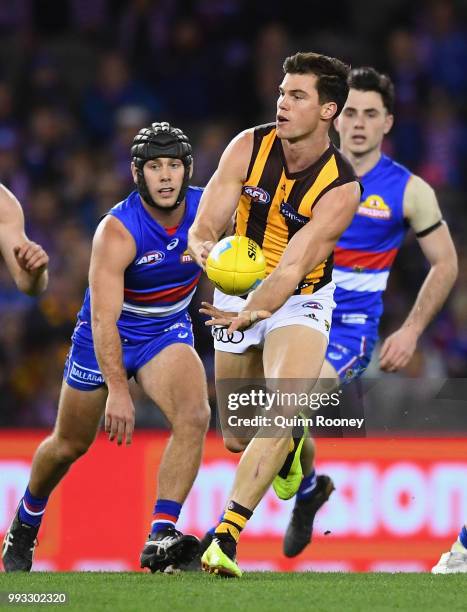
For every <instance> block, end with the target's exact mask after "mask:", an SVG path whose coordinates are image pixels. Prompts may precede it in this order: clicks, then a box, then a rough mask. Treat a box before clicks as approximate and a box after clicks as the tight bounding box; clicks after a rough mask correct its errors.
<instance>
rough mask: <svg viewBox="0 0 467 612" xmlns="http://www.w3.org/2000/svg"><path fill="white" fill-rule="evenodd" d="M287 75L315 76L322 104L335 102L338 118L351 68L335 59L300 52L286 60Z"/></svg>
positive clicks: (345, 97)
mask: <svg viewBox="0 0 467 612" xmlns="http://www.w3.org/2000/svg"><path fill="white" fill-rule="evenodd" d="M283 68H284V73H285V74H314V75H315V76H316V77H317V79H318V80H317V82H316V89H317V91H318V99H319V102H320V104H324V103H325V102H335V103H336V105H337V111H336V114H335V115H334V118H335V117H337V116H338V115H339V114H340V112H341V110H342V109H343V107H344V104H345V101H346V100H347V96H348V95H349V86H348V84H347V77H348V76H349V72H350V67H349V66H347V64H344V62H341V61H340V60H338V59H337V58H335V57H328V56H327V55H321V54H319V53H312V52H311V51H310V52H308V53H303V52H299V53H296V54H295V55H291V56H289V57H286V58H285V61H284V66H283Z"/></svg>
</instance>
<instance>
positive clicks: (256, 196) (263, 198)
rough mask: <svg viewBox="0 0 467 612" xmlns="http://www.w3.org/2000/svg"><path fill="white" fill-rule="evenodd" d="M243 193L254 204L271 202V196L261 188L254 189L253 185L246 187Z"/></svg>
mask: <svg viewBox="0 0 467 612" xmlns="http://www.w3.org/2000/svg"><path fill="white" fill-rule="evenodd" d="M242 191H243V193H244V194H245V195H247V196H250V198H251V199H252V200H253V202H261V203H262V204H267V203H268V202H269V201H270V200H271V196H270V195H269V193H268V192H267V191H265V190H264V189H261V187H253V186H251V185H245V186H244V187H243V189H242Z"/></svg>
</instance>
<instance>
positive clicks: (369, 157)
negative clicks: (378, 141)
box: [342, 147, 381, 176]
mask: <svg viewBox="0 0 467 612" xmlns="http://www.w3.org/2000/svg"><path fill="white" fill-rule="evenodd" d="M342 153H343V154H344V155H345V157H347V159H348V160H349V162H350V163H351V164H352V167H353V169H354V170H355V174H356V175H357V176H363V175H364V174H367V173H368V172H370V170H372V169H373V168H374V167H375V166H376V164H377V163H378V162H379V160H380V158H381V149H380V148H379V147H378V148H376V149H373V150H372V151H368V153H364V154H363V155H356V154H355V153H352V152H351V151H349V150H346V149H345V148H343V149H342Z"/></svg>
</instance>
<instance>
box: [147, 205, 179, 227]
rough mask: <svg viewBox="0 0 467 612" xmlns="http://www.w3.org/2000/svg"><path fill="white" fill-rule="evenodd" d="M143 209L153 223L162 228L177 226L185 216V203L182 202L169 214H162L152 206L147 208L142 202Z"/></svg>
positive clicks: (162, 212)
mask: <svg viewBox="0 0 467 612" xmlns="http://www.w3.org/2000/svg"><path fill="white" fill-rule="evenodd" d="M143 206H144V208H145V209H146V210H147V211H148V213H149V214H150V215H151V217H152V218H153V219H154V221H157V223H159V225H162V227H175V226H176V225H179V224H180V222H181V220H182V219H183V216H184V215H185V206H186V204H185V201H183V202H182V203H181V204H180V206H179V207H178V208H176V209H175V210H172V211H170V212H164V211H162V210H159V209H158V208H154V206H149V205H148V204H146V202H144V201H143Z"/></svg>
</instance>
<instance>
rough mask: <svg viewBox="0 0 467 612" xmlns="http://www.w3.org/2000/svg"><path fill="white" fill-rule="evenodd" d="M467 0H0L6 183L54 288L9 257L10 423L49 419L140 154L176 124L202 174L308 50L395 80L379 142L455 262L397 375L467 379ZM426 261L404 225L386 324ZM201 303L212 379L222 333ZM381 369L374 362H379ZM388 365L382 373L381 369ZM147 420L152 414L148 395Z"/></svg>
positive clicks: (200, 332) (5, 420)
mask: <svg viewBox="0 0 467 612" xmlns="http://www.w3.org/2000/svg"><path fill="white" fill-rule="evenodd" d="M466 18H467V3H466V2H465V1H461V2H456V1H453V0H439V1H433V2H430V1H428V0H420V1H419V2H417V1H409V0H379V1H378V2H373V3H368V2H367V0H352V1H350V0H346V1H344V0H342V1H340V2H338V3H329V4H326V3H324V4H323V3H322V2H317V1H315V0H296V1H295V2H293V3H288V2H283V1H280V0H267V1H258V2H248V1H247V0H197V1H196V0H194V1H192V2H190V1H187V0H183V1H181V0H153V1H151V0H127V1H124V0H119V1H118V0H117V1H113V0H62V1H61V2H55V1H54V0H0V182H2V183H3V184H5V185H6V186H7V187H8V188H10V189H11V190H12V191H13V192H14V193H15V194H16V196H17V197H18V198H19V200H20V201H21V203H22V205H23V207H24V210H25V215H26V219H27V231H28V234H29V236H30V237H31V238H32V239H33V240H35V241H37V242H39V243H41V244H42V245H43V246H44V247H45V248H46V249H47V251H48V253H49V254H50V258H51V264H50V286H49V289H48V291H47V292H46V293H45V294H44V295H43V296H42V297H41V298H40V299H38V300H33V299H30V298H27V297H25V296H23V295H22V294H20V293H19V292H18V291H17V290H16V289H15V287H14V285H13V283H12V281H11V280H10V278H9V277H8V274H7V272H6V270H5V266H4V265H3V264H1V263H0V426H3V427H7V426H24V427H31V426H45V427H48V426H50V425H51V424H52V423H53V422H54V419H55V414H56V406H57V399H58V395H59V390H60V384H61V375H62V371H63V364H64V360H65V356H66V353H67V351H68V346H69V338H70V336H71V333H72V330H73V327H74V322H75V317H76V313H77V311H78V310H79V307H80V304H81V300H82V295H83V291H84V289H85V287H86V285H87V268H88V262H89V254H90V244H91V237H92V234H93V231H94V229H95V227H96V224H97V222H98V220H99V218H100V216H101V215H102V214H103V213H105V212H106V211H107V210H108V209H109V208H110V207H112V206H113V205H114V204H115V203H116V202H118V201H119V200H120V199H122V198H123V197H125V196H126V194H127V193H128V192H129V191H130V190H131V189H132V188H133V185H132V181H131V175H130V170H129V148H130V144H131V141H132V138H133V136H134V135H135V133H136V132H137V131H138V130H139V129H140V128H141V127H142V126H143V125H145V124H148V123H149V122H152V121H155V120H167V121H170V122H172V123H173V124H175V125H177V126H179V127H181V128H183V130H184V131H186V132H187V133H188V134H189V136H190V138H191V140H192V143H193V146H194V152H195V173H194V178H193V184H196V185H201V186H202V185H205V184H206V182H207V181H208V179H209V177H210V176H211V174H212V172H213V170H214V169H215V167H216V165H217V161H218V159H219V156H220V153H221V152H222V151H223V149H224V147H225V145H226V144H227V142H228V141H229V139H230V138H231V137H232V136H233V135H234V134H235V133H237V132H238V131H240V130H241V129H244V128H246V127H250V126H253V125H255V124H258V123H263V122H268V121H271V120H273V118H274V112H275V101H276V97H277V86H278V84H279V82H280V80H281V78H282V62H283V59H284V58H285V57H286V56H287V55H288V54H291V53H294V52H296V51H298V50H313V51H317V52H322V53H326V54H329V55H336V56H337V57H339V58H341V59H343V60H345V61H347V62H348V63H350V64H352V65H353V66H358V65H368V64H370V65H373V66H375V67H376V68H378V69H379V70H383V71H386V72H387V73H388V74H389V75H390V76H391V77H392V78H393V80H394V82H395V85H396V94H397V104H396V113H395V114H396V123H395V127H394V129H393V130H392V132H391V134H390V135H389V137H388V138H387V141H386V146H385V149H386V151H387V152H388V153H389V154H390V155H393V156H394V157H395V158H396V160H398V161H399V162H401V163H403V164H406V165H407V166H408V167H409V168H410V169H411V170H413V171H414V172H416V173H418V174H420V175H421V176H422V177H424V178H425V179H426V180H428V181H429V182H430V183H431V185H432V186H433V187H434V188H435V189H436V191H437V193H438V197H439V200H440V202H441V206H442V208H443V211H444V216H445V218H446V219H447V221H448V222H449V224H450V228H451V231H452V233H453V236H454V239H455V242H456V245H457V248H458V251H459V257H460V266H459V268H460V274H459V280H458V283H457V286H456V289H455V291H454V292H453V294H452V296H451V297H450V299H449V303H448V305H447V306H446V308H445V309H444V310H443V312H442V313H441V314H440V315H439V317H438V318H437V320H436V321H435V322H434V324H433V325H432V326H431V327H430V329H429V330H428V332H427V333H426V334H425V335H424V337H423V339H422V340H421V342H420V344H419V349H418V351H417V354H416V356H415V357H414V359H413V361H412V363H411V364H410V366H409V367H408V368H407V369H406V371H405V372H403V373H402V374H401V375H400V376H417V377H429V376H451V377H467V283H466V274H467V272H466V271H467V266H466V259H467V247H466V246H465V242H464V237H465V235H466V229H467V201H466V191H467V190H466V187H467V68H466V67H467V33H466ZM426 271H427V267H426V263H425V262H424V260H423V257H422V255H421V252H420V251H419V248H418V245H417V242H416V240H415V238H414V237H413V235H410V234H409V235H408V237H407V241H406V245H405V246H404V248H403V249H402V251H401V253H400V255H399V257H398V259H397V261H396V265H395V269H394V272H393V274H392V276H391V280H390V284H389V289H388V291H387V294H386V299H385V304H386V310H385V314H384V318H383V321H382V328H381V334H382V336H383V337H384V336H385V335H387V334H388V333H390V332H391V331H394V330H395V329H396V328H397V326H398V325H399V324H400V323H401V322H402V320H403V318H404V317H405V315H406V314H407V312H408V310H409V308H410V306H411V304H412V302H413V299H414V297H415V295H416V291H417V290H418V288H419V286H420V284H421V282H422V279H423V277H424V275H425V273H426ZM210 291H211V289H210V287H209V284H208V283H207V282H205V281H203V282H202V283H201V286H200V290H199V292H198V295H197V298H196V299H195V302H194V304H193V307H192V314H193V318H194V323H195V335H196V338H197V348H198V350H199V352H200V354H201V355H202V357H203V361H204V363H205V365H206V368H207V371H208V375H209V378H210V381H211V393H212V397H213V396H214V392H213V387H212V370H213V365H212V361H213V355H212V344H211V338H210V335H209V333H208V332H207V330H206V329H205V328H204V326H203V321H202V319H201V318H200V316H199V315H198V314H197V307H198V304H199V301H200V300H201V299H205V298H206V297H209V295H210ZM376 366H377V362H376ZM376 366H375V368H374V370H373V371H374V372H376ZM136 395H137V399H138V401H139V403H140V411H139V419H140V424H143V425H144V424H154V423H157V420H154V419H155V417H154V416H153V415H154V414H155V411H154V410H153V408H152V407H149V406H147V405H146V403H145V402H144V400H143V399H142V398H140V397H139V395H138V393H137V392H136Z"/></svg>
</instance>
